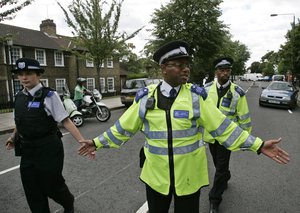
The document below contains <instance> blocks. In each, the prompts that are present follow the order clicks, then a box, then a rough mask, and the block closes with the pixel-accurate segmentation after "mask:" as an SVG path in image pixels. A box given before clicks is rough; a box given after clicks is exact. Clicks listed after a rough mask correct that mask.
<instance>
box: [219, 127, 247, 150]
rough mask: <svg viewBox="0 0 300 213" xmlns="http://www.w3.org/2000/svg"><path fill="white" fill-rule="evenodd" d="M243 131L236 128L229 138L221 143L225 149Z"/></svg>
mask: <svg viewBox="0 0 300 213" xmlns="http://www.w3.org/2000/svg"><path fill="white" fill-rule="evenodd" d="M242 132H243V130H242V129H241V128H240V127H238V126H237V127H236V128H235V130H234V131H233V132H232V133H231V134H230V136H229V137H228V138H227V139H226V141H225V142H224V143H223V146H225V147H226V148H228V147H230V146H231V145H232V144H233V143H234V142H235V141H236V139H237V138H238V137H239V136H240V135H241V134H242Z"/></svg>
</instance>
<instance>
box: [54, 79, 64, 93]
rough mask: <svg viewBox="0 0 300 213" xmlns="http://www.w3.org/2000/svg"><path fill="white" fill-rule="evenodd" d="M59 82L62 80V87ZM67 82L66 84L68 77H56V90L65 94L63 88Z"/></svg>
mask: <svg viewBox="0 0 300 213" xmlns="http://www.w3.org/2000/svg"><path fill="white" fill-rule="evenodd" d="M59 82H62V85H61V88H60V87H59V85H58V84H59ZM65 84H66V79H65V78H56V79H55V89H56V91H57V93H58V94H59V95H62V94H63V89H62V88H63V87H64V85H65Z"/></svg>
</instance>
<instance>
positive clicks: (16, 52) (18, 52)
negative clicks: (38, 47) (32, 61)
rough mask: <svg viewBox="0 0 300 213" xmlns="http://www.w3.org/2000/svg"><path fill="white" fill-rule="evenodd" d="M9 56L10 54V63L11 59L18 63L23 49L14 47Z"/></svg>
mask: <svg viewBox="0 0 300 213" xmlns="http://www.w3.org/2000/svg"><path fill="white" fill-rule="evenodd" d="M9 56H10V57H9V62H10V64H11V60H12V63H13V64H16V61H17V60H18V59H19V58H22V49H21V48H20V47H12V48H11V52H10V54H9Z"/></svg>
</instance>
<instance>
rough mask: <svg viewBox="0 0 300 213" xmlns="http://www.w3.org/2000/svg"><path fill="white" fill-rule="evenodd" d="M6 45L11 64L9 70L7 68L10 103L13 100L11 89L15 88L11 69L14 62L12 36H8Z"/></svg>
mask: <svg viewBox="0 0 300 213" xmlns="http://www.w3.org/2000/svg"><path fill="white" fill-rule="evenodd" d="M7 46H8V52H9V56H10V57H9V60H10V64H11V70H10V72H9V70H7V80H8V90H9V99H10V100H9V101H10V102H11V103H12V101H13V90H14V89H15V88H14V87H15V86H14V77H13V74H12V73H13V72H12V71H13V69H14V64H13V56H12V46H13V40H12V38H11V37H10V38H8V40H7ZM11 80H12V84H11ZM12 85H13V88H12Z"/></svg>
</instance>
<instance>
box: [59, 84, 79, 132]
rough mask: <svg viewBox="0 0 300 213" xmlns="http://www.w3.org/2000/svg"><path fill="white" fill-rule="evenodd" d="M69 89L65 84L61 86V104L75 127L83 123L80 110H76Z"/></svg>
mask: <svg viewBox="0 0 300 213" xmlns="http://www.w3.org/2000/svg"><path fill="white" fill-rule="evenodd" d="M70 96H71V95H70V91H69V88H68V86H67V85H64V87H63V104H64V107H65V109H66V111H67V112H68V113H69V117H70V119H71V121H72V122H73V123H74V125H75V126H76V127H80V126H82V125H83V123H84V120H83V115H82V113H81V112H79V111H78V110H77V107H76V105H75V103H74V102H73V100H72V99H71V98H70Z"/></svg>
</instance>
